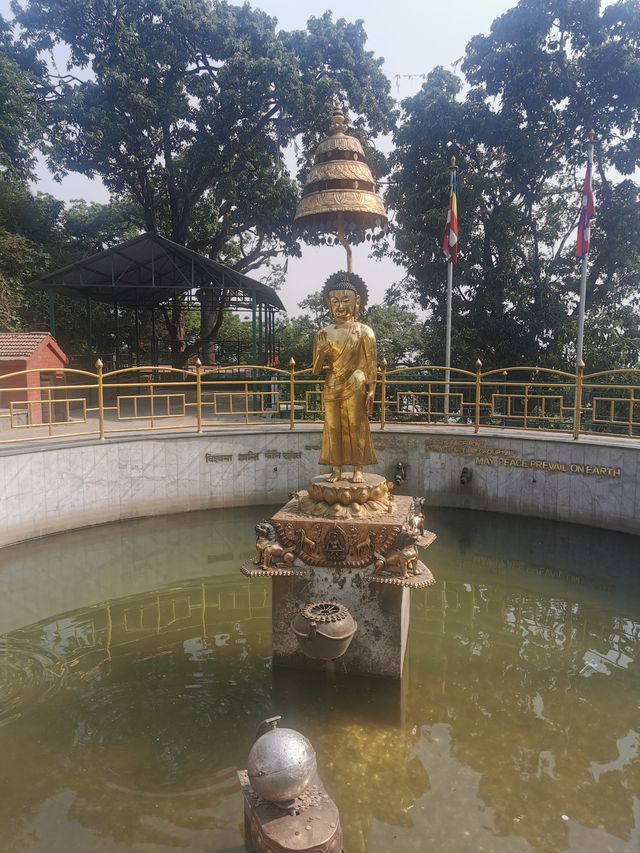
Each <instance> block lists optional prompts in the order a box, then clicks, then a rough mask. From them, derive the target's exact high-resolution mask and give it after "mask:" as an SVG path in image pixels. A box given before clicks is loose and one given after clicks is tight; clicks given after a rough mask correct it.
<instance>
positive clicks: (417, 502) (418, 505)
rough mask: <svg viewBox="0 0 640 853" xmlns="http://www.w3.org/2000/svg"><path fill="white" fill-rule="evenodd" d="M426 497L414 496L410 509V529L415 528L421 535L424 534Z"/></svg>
mask: <svg viewBox="0 0 640 853" xmlns="http://www.w3.org/2000/svg"><path fill="white" fill-rule="evenodd" d="M424 504H425V499H424V498H414V499H413V503H412V504H411V509H410V510H409V521H408V524H409V529H410V530H415V531H416V533H418V535H419V536H424Z"/></svg>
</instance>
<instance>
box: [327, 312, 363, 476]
mask: <svg viewBox="0 0 640 853" xmlns="http://www.w3.org/2000/svg"><path fill="white" fill-rule="evenodd" d="M322 331H323V332H325V333H326V343H321V342H320V341H319V339H318V336H319V334H321V333H318V334H317V335H316V338H315V341H314V350H313V372H314V373H320V372H321V371H322V367H323V364H324V362H325V359H326V360H327V361H328V362H329V369H328V372H327V376H326V379H325V384H324V394H323V401H324V427H323V430H322V447H321V450H320V464H321V465H331V466H334V467H338V466H342V465H374V464H375V463H376V462H377V459H376V455H375V452H374V450H373V444H372V443H371V431H370V429H369V420H368V415H367V410H366V394H367V386H369V390H371V391H373V389H374V387H375V382H376V370H377V354H376V339H375V335H374V334H373V330H372V329H370V328H369V326H366V325H365V324H364V323H358V322H357V321H354V322H353V323H351V324H349V325H344V326H343V325H337V324H336V325H331V326H327V327H325V328H324V329H323V330H322Z"/></svg>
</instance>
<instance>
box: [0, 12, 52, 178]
mask: <svg viewBox="0 0 640 853" xmlns="http://www.w3.org/2000/svg"><path fill="white" fill-rule="evenodd" d="M41 71H42V67H41V65H40V63H38V62H37V61H36V60H35V57H34V53H33V51H28V50H23V49H22V50H21V49H20V47H19V46H18V45H16V44H15V42H14V41H13V39H12V35H11V28H10V27H9V24H8V23H7V22H6V21H5V20H4V18H3V17H2V16H1V15H0V176H2V177H3V178H9V179H10V180H21V181H23V180H25V179H26V178H28V177H31V175H32V169H33V164H34V156H33V155H34V145H36V144H37V143H38V142H39V141H40V139H41V136H42V126H41V123H40V115H39V109H38V107H39V104H38V96H37V93H36V87H35V82H36V79H37V78H38V76H39V74H40V72H41Z"/></svg>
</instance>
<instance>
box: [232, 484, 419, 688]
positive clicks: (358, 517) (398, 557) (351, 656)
mask: <svg viewBox="0 0 640 853" xmlns="http://www.w3.org/2000/svg"><path fill="white" fill-rule="evenodd" d="M256 533H257V536H258V539H257V545H256V547H257V556H256V560H255V562H247V563H245V564H244V566H243V567H242V571H243V573H244V574H246V575H248V576H250V577H253V576H256V575H259V574H268V575H269V576H270V577H272V579H273V605H272V608H273V609H272V612H273V629H272V630H273V661H274V666H298V667H299V666H302V667H305V668H318V669H333V670H339V671H342V672H349V673H360V674H367V675H384V676H388V677H392V678H400V677H401V676H402V668H403V663H404V656H405V651H406V645H407V637H408V632H409V590H410V589H416V588H421V587H426V586H430V585H431V584H433V583H434V582H435V581H434V578H433V575H432V574H431V572H430V571H429V569H428V568H427V567H426V566H425V565H424V563H422V562H421V561H420V560H419V559H418V550H417V547H416V546H421V547H425V548H426V547H428V546H429V545H430V544H431V543H432V542H433V541H434V539H435V538H436V537H435V534H434V533H431V532H429V531H427V530H424V517H423V515H422V513H421V510H420V508H419V506H417V505H416V504H415V502H414V500H413V499H412V498H410V497H396V498H393V497H392V496H391V494H390V493H389V491H388V487H387V482H386V480H385V479H384V478H383V477H379V476H377V475H374V474H367V475H365V482H364V483H352V482H351V480H339V481H338V482H336V483H329V482H328V481H327V479H326V476H322V477H316V478H314V480H312V481H311V483H310V484H309V489H308V490H305V491H301V492H299V493H297V494H296V495H294V496H293V498H292V499H291V500H290V501H289V503H287V504H286V505H285V506H284V507H283V508H282V509H281V510H279V512H277V513H276V514H275V515H274V516H273V518H272V519H271V521H270V522H264V523H262V524H261V525H257V526H256ZM315 601H326V602H328V601H335V602H338V603H339V604H341V605H344V607H346V608H347V609H348V611H349V613H350V614H351V615H352V616H353V618H354V619H355V620H356V622H357V623H358V629H357V631H356V632H355V635H354V636H353V639H352V641H351V643H350V645H349V647H348V649H347V651H346V652H345V653H344V655H343V656H341V657H339V658H337V659H336V660H334V661H322V660H315V659H312V658H309V657H307V656H306V655H305V654H304V653H303V651H302V650H301V646H300V643H299V641H298V638H297V637H296V635H295V633H294V632H293V630H292V628H291V623H292V622H293V620H294V619H295V618H296V616H297V615H298V614H299V613H300V612H301V611H302V609H303V608H304V607H305V605H307V604H308V603H309V602H315Z"/></svg>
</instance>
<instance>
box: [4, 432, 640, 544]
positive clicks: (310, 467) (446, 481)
mask: <svg viewBox="0 0 640 853" xmlns="http://www.w3.org/2000/svg"><path fill="white" fill-rule="evenodd" d="M320 435H321V425H320V424H313V425H311V424H310V425H308V426H307V425H305V426H304V427H303V428H301V429H300V428H297V429H296V430H293V431H292V430H289V428H288V426H284V425H283V426H273V425H269V426H268V427H266V426H259V427H258V426H247V427H243V428H237V427H234V428H220V429H216V430H215V431H210V432H205V433H202V434H194V433H193V432H189V433H177V432H167V433H165V434H160V435H159V434H157V433H154V434H148V433H147V434H138V435H128V436H127V435H122V436H117V437H113V438H109V439H107V440H105V441H99V440H97V439H87V440H83V441H81V442H79V441H77V440H76V441H72V442H71V441H67V442H64V443H57V442H56V443H52V442H48V443H46V444H38V445H29V446H25V445H22V446H19V447H13V448H9V447H7V448H3V451H2V453H0V494H2V496H3V499H2V501H1V502H0V546H5V545H11V544H15V543H18V542H21V541H25V540H29V539H34V538H38V537H40V536H46V535H49V534H52V533H59V532H63V531H67V530H72V529H78V528H82V527H88V526H93V525H96V524H103V523H107V522H112V521H120V520H124V519H131V518H141V517H146V516H153V515H164V514H172V513H177V512H185V511H191V510H202V509H214V508H218V507H237V506H251V505H257V504H277V503H281V502H284V501H285V500H286V498H287V494H288V493H289V492H291V491H296V490H297V489H300V488H304V487H305V486H306V484H307V482H308V481H309V480H310V479H311V477H313V476H315V475H316V474H317V473H318V471H319V470H321V469H319V468H318V464H317V459H318V451H319V446H320ZM373 439H374V446H375V448H376V452H377V455H378V465H377V466H376V470H377V471H378V472H379V473H382V474H385V475H386V476H387V477H388V478H389V479H393V475H394V472H395V468H396V465H397V463H398V462H402V463H403V464H404V465H406V475H407V479H406V482H404V483H402V485H401V486H400V487H399V491H400V492H401V493H404V494H414V495H423V494H424V495H426V496H427V498H428V500H429V503H431V504H433V505H434V506H446V507H455V508H464V509H475V510H489V511H493V512H504V513H508V514H512V515H521V516H530V517H534V518H544V519H549V520H555V521H565V522H572V523H576V524H585V525H590V526H593V527H599V528H604V529H609V530H614V531H620V532H625V533H634V534H638V533H640V488H638V485H637V483H638V474H639V473H640V471H639V469H638V467H639V464H640V463H639V460H640V442H637V441H635V440H625V439H611V438H599V437H596V436H589V437H583V438H580V440H579V441H573V440H572V439H571V437H570V436H568V435H554V434H552V433H542V432H538V433H536V432H523V431H507V430H504V429H499V430H498V429H496V430H494V431H489V430H483V431H482V432H481V433H480V434H477V435H476V434H474V433H473V431H472V430H471V429H466V428H462V429H451V428H446V427H440V428H437V427H431V428H424V427H411V426H399V425H393V426H390V427H387V429H386V430H385V431H384V432H382V431H380V430H379V429H377V430H376V429H374V430H373ZM465 469H466V473H465ZM461 480H464V481H465V482H461Z"/></svg>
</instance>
